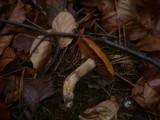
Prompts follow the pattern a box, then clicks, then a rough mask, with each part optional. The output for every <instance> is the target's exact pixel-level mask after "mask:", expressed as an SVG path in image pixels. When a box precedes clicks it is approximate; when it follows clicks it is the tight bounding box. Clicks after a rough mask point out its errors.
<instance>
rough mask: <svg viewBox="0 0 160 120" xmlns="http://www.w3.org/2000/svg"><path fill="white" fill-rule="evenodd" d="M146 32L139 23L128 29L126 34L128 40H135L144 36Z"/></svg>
mask: <svg viewBox="0 0 160 120" xmlns="http://www.w3.org/2000/svg"><path fill="white" fill-rule="evenodd" d="M147 34H148V31H147V30H146V29H145V28H144V27H142V26H141V25H136V26H135V25H134V27H132V28H131V29H130V30H129V33H128V36H129V40H130V41H136V40H141V39H143V38H145V37H146V35H147Z"/></svg>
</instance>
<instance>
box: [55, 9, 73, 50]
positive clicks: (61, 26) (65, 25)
mask: <svg viewBox="0 0 160 120" xmlns="http://www.w3.org/2000/svg"><path fill="white" fill-rule="evenodd" d="M74 29H76V21H75V19H74V17H73V16H72V15H71V14H70V13H69V12H67V11H64V12H60V13H59V14H58V15H57V16H56V17H55V18H54V20H53V22H52V31H53V32H65V33H72V32H73V31H74ZM71 42H72V38H68V37H59V38H58V43H59V47H60V48H61V49H63V48H64V47H67V46H68V45H69V44H70V43H71Z"/></svg>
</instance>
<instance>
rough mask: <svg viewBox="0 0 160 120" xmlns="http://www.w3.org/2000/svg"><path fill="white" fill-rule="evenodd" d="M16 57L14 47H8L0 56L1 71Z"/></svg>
mask: <svg viewBox="0 0 160 120" xmlns="http://www.w3.org/2000/svg"><path fill="white" fill-rule="evenodd" d="M15 58H16V54H15V52H14V51H13V49H12V48H10V47H7V48H6V49H5V51H4V53H3V56H2V57H1V58H0V71H2V70H3V69H4V68H5V67H6V65H7V64H8V63H10V62H11V61H13V60H14V59H15Z"/></svg>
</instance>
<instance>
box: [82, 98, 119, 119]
mask: <svg viewBox="0 0 160 120" xmlns="http://www.w3.org/2000/svg"><path fill="white" fill-rule="evenodd" d="M118 109H119V105H118V103H117V101H116V98H115V97H114V96H112V97H111V99H110V100H106V101H103V102H101V103H100V104H98V105H97V106H95V107H92V108H89V109H87V110H85V111H84V112H83V113H82V114H81V115H80V116H79V118H80V120H117V112H118Z"/></svg>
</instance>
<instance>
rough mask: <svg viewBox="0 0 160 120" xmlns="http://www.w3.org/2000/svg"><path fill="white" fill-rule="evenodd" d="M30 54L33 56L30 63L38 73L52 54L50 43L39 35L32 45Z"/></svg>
mask: <svg viewBox="0 0 160 120" xmlns="http://www.w3.org/2000/svg"><path fill="white" fill-rule="evenodd" d="M44 39H45V40H44ZM36 47H37V48H36ZM35 48H36V49H35ZM34 49H35V51H34ZM32 52H33V54H32V55H31V58H30V60H31V61H32V63H33V67H34V68H35V70H36V71H40V70H41V69H42V68H44V67H45V65H46V64H47V62H48V60H49V58H50V55H51V52H52V42H51V41H48V40H47V38H45V36H43V35H40V36H38V37H37V38H36V39H35V40H34V42H33V43H32V46H31V49H30V53H32Z"/></svg>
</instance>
